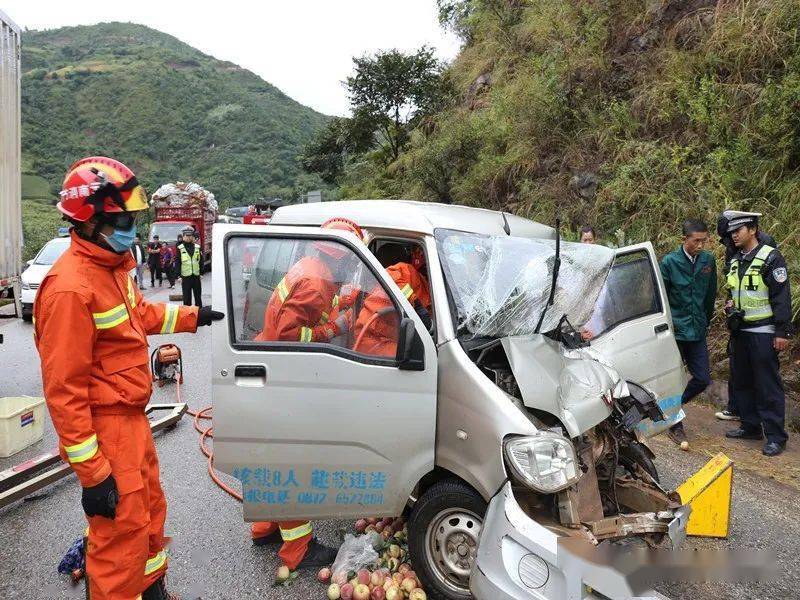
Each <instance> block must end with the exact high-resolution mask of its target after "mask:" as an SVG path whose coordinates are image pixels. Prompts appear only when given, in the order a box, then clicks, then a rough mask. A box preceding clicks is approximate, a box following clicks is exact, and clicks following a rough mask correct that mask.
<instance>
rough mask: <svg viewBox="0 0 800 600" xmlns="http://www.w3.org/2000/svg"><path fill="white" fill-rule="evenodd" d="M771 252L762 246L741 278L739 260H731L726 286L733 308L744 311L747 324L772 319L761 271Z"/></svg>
mask: <svg viewBox="0 0 800 600" xmlns="http://www.w3.org/2000/svg"><path fill="white" fill-rule="evenodd" d="M773 250H775V248H773V247H772V246H762V247H761V249H760V250H759V251H758V254H756V256H755V258H753V262H751V263H750V266H749V267H748V268H747V271H745V272H744V275H742V276H741V277H740V276H739V264H740V261H739V259H738V258H734V259H733V260H731V266H730V269H729V270H728V277H727V281H726V285H727V288H728V289H729V290H730V293H731V300H733V305H734V307H735V308H738V309H741V310H743V311H744V321H745V322H747V323H752V322H753V321H763V320H764V319H770V318H772V315H773V312H772V305H771V304H770V302H769V288H768V287H767V283H766V282H765V281H764V277H762V275H761V271H762V269H763V267H764V263H765V262H766V260H767V258H768V257H769V255H770V253H771V252H772V251H773Z"/></svg>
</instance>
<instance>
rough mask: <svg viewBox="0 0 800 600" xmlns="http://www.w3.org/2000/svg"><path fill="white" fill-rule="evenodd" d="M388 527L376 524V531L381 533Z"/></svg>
mask: <svg viewBox="0 0 800 600" xmlns="http://www.w3.org/2000/svg"><path fill="white" fill-rule="evenodd" d="M385 527H386V526H385V525H384V524H383V523H375V531H377V532H378V533H381V532H382V531H383V529H384V528H385Z"/></svg>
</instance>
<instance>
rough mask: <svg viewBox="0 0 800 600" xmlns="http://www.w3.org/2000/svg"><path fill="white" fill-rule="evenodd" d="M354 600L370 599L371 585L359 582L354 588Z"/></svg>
mask: <svg viewBox="0 0 800 600" xmlns="http://www.w3.org/2000/svg"><path fill="white" fill-rule="evenodd" d="M353 600H369V587H367V586H366V585H364V584H362V583H359V584H358V585H357V586H356V588H355V589H354V590H353Z"/></svg>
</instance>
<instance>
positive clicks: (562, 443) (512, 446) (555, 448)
mask: <svg viewBox="0 0 800 600" xmlns="http://www.w3.org/2000/svg"><path fill="white" fill-rule="evenodd" d="M503 450H504V452H505V455H506V460H507V462H508V465H509V467H511V471H512V472H513V474H514V476H515V478H516V479H517V481H519V483H522V484H525V485H527V486H528V487H529V488H531V489H533V490H536V491H537V492H542V493H544V494H552V493H554V492H558V491H561V490H563V489H564V488H568V487H569V486H571V485H572V484H573V483H575V482H576V481H578V478H579V477H580V469H579V468H578V461H577V458H576V457H575V448H574V447H573V445H572V442H571V441H569V440H568V439H567V438H565V437H564V436H562V435H559V434H557V433H554V432H552V431H539V432H537V433H535V434H534V435H529V436H525V437H514V438H510V439H508V440H506V442H505V443H504V444H503Z"/></svg>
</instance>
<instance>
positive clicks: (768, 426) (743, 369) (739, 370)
mask: <svg viewBox="0 0 800 600" xmlns="http://www.w3.org/2000/svg"><path fill="white" fill-rule="evenodd" d="M774 339H775V336H774V335H773V334H771V333H750V332H748V331H739V332H737V333H736V334H734V336H733V356H732V357H731V362H732V363H733V373H732V375H733V377H732V380H733V386H732V387H733V394H734V396H735V397H736V407H737V408H738V409H739V416H740V417H741V419H742V429H745V430H747V431H749V432H761V430H762V427H763V431H764V435H766V436H767V441H770V442H778V443H779V444H783V443H784V442H786V440H787V439H789V436H788V435H787V433H786V430H785V429H784V427H783V426H784V415H785V411H786V396H785V394H784V391H783V381H782V380H781V373H780V363H779V362H778V353H777V352H776V351H775V348H773V347H772V342H773V340H774Z"/></svg>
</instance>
